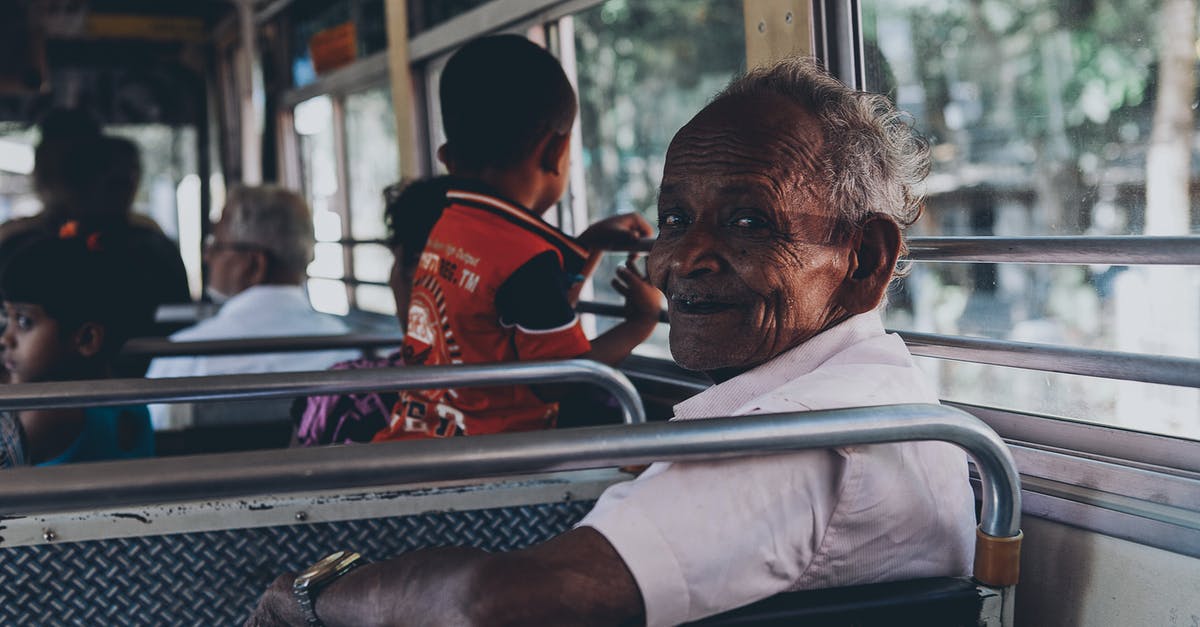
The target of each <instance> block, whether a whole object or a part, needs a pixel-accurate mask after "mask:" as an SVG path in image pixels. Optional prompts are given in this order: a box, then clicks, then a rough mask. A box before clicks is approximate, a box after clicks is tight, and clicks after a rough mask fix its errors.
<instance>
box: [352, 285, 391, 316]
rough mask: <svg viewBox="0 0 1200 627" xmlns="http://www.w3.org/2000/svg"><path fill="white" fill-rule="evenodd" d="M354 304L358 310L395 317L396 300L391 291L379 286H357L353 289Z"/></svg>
mask: <svg viewBox="0 0 1200 627" xmlns="http://www.w3.org/2000/svg"><path fill="white" fill-rule="evenodd" d="M354 302H355V305H357V306H358V308H359V309H362V310H365V311H372V312H375V313H381V314H387V315H389V316H394V315H396V299H395V297H394V296H392V290H390V289H388V288H386V287H382V286H379V285H359V286H358V287H355V288H354Z"/></svg>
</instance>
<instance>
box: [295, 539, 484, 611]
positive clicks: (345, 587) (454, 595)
mask: <svg viewBox="0 0 1200 627" xmlns="http://www.w3.org/2000/svg"><path fill="white" fill-rule="evenodd" d="M488 558H489V555H488V554H487V553H485V552H483V551H480V550H478V549H463V548H445V549H431V550H426V551H417V552H414V553H409V554H406V555H401V556H399V557H397V558H394V559H390V560H386V561H383V562H378V563H375V564H368V565H366V566H363V567H361V568H358V569H356V570H354V571H352V572H350V573H349V574H347V575H346V576H344V577H342V578H341V579H338V580H337V581H336V582H334V583H333V584H331V585H330V586H329V587H328V588H326V589H325V590H323V591H321V594H320V596H319V597H318V599H317V605H316V610H317V616H318V617H320V618H321V620H322V622H324V623H325V625H327V627H370V626H375V625H378V626H381V627H383V626H389V625H406V626H413V627H416V626H419V625H470V624H472V621H471V620H470V615H471V613H472V612H471V603H472V600H471V597H472V588H473V585H472V583H471V582H472V580H473V579H474V577H475V573H476V572H477V571H478V569H479V567H480V566H481V565H482V563H483V562H484V561H486V560H487V559H488Z"/></svg>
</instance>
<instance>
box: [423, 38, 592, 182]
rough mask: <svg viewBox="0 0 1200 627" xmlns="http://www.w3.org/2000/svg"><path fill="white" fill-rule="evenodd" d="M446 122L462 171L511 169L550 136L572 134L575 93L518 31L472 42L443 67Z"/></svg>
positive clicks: (554, 62) (563, 75)
mask: <svg viewBox="0 0 1200 627" xmlns="http://www.w3.org/2000/svg"><path fill="white" fill-rule="evenodd" d="M439 93H440V95H441V106H442V125H443V127H444V128H445V131H446V151H447V152H448V156H449V158H450V160H451V161H452V162H453V163H455V164H456V165H457V166H458V167H460V168H463V169H464V170H467V171H470V170H479V169H483V168H487V167H499V168H507V167H510V166H512V165H514V164H516V163H517V162H519V161H520V160H522V159H525V158H527V157H528V156H529V155H530V154H531V153H532V151H533V149H534V147H535V146H536V145H537V143H538V142H539V141H541V140H542V139H543V138H544V137H546V136H547V135H548V134H549V133H558V134H563V135H565V134H567V133H569V132H570V130H571V123H572V122H573V121H574V120H575V110H576V100H575V90H574V89H572V88H571V82H570V81H569V80H567V75H566V73H565V72H563V69H562V66H561V65H559V63H558V60H557V59H555V58H554V56H553V55H551V54H550V53H549V52H547V51H546V50H544V49H543V48H541V47H539V46H538V45H537V44H534V43H533V42H531V41H529V40H528V39H525V38H524V37H521V36H520V35H493V36H490V37H482V38H480V39H476V40H473V41H471V42H468V43H467V44H466V45H465V46H463V47H462V48H460V49H459V50H458V52H455V53H454V56H452V57H450V60H449V61H448V62H446V68H445V69H444V70H443V71H442V78H441V83H440V86H439Z"/></svg>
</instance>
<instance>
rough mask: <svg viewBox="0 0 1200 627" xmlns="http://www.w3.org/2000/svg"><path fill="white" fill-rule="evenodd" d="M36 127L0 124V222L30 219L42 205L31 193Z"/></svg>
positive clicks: (32, 192)
mask: <svg viewBox="0 0 1200 627" xmlns="http://www.w3.org/2000/svg"><path fill="white" fill-rule="evenodd" d="M37 142H38V132H37V129H36V128H32V127H26V126H24V125H21V124H12V123H0V222H7V221H8V220H11V219H13V218H24V217H28V216H32V215H34V214H36V213H37V212H39V211H41V209H42V203H41V202H40V201H38V199H37V195H36V194H34V191H33V176H32V175H33V149H34V146H36V145H37Z"/></svg>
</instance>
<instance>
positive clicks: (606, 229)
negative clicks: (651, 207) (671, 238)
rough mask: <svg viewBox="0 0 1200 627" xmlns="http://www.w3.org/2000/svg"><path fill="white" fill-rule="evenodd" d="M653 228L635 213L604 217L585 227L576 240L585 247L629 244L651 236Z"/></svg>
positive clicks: (594, 247)
mask: <svg viewBox="0 0 1200 627" xmlns="http://www.w3.org/2000/svg"><path fill="white" fill-rule="evenodd" d="M653 236H654V229H653V228H651V227H650V223H649V222H647V221H646V219H645V218H643V217H642V216H640V215H638V214H636V213H623V214H621V215H618V216H612V217H610V218H605V219H603V220H601V221H599V222H597V223H595V224H593V225H591V226H589V227H588V228H587V230H586V231H584V232H583V233H582V234H581V235H580V236H579V237H578V238H576V240H577V241H578V242H579V243H580V244H581V245H583V246H584V247H586V248H589V249H593V250H594V249H597V248H609V247H614V246H630V245H633V244H636V243H637V241H638V240H639V239H641V238H643V237H653Z"/></svg>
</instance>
